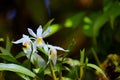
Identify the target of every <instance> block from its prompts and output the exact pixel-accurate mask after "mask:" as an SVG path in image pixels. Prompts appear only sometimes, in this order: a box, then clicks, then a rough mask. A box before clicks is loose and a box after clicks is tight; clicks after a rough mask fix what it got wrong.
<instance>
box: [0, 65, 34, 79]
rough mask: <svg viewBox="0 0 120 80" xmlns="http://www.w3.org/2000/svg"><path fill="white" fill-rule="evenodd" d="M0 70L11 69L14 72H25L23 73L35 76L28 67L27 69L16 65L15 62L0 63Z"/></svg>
mask: <svg viewBox="0 0 120 80" xmlns="http://www.w3.org/2000/svg"><path fill="white" fill-rule="evenodd" d="M0 71H13V72H16V73H21V74H25V75H27V76H30V77H33V78H35V77H36V75H35V74H34V73H33V72H32V71H30V70H29V69H27V68H25V67H22V66H20V65H17V64H5V63H0Z"/></svg>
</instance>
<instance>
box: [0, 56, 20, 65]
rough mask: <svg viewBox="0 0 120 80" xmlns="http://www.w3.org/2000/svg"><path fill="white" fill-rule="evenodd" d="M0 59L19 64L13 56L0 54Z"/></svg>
mask: <svg viewBox="0 0 120 80" xmlns="http://www.w3.org/2000/svg"><path fill="white" fill-rule="evenodd" d="M0 57H1V58H3V59H4V60H7V61H9V62H13V63H19V62H18V61H17V60H16V59H15V58H14V57H13V56H10V55H6V54H0Z"/></svg>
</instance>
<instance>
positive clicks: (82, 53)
mask: <svg viewBox="0 0 120 80" xmlns="http://www.w3.org/2000/svg"><path fill="white" fill-rule="evenodd" d="M84 52H85V50H84V49H83V50H82V51H80V65H81V66H80V80H82V78H83V73H84V71H83V68H84V66H83V64H84Z"/></svg>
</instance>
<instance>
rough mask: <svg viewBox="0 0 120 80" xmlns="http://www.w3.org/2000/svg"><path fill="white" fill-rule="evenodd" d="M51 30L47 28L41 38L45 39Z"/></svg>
mask: <svg viewBox="0 0 120 80" xmlns="http://www.w3.org/2000/svg"><path fill="white" fill-rule="evenodd" d="M51 30H52V29H51V28H48V29H47V30H45V31H44V32H43V34H42V37H43V38H44V37H46V36H47V35H48V34H49V33H50V32H51Z"/></svg>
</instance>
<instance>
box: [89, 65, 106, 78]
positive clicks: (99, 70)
mask: <svg viewBox="0 0 120 80" xmlns="http://www.w3.org/2000/svg"><path fill="white" fill-rule="evenodd" d="M87 66H88V67H91V68H93V69H95V70H97V71H98V72H99V73H101V74H102V75H103V76H104V77H105V78H107V77H106V75H105V73H104V72H103V70H102V69H101V68H100V67H98V66H96V65H95V64H90V63H88V64H87Z"/></svg>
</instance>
